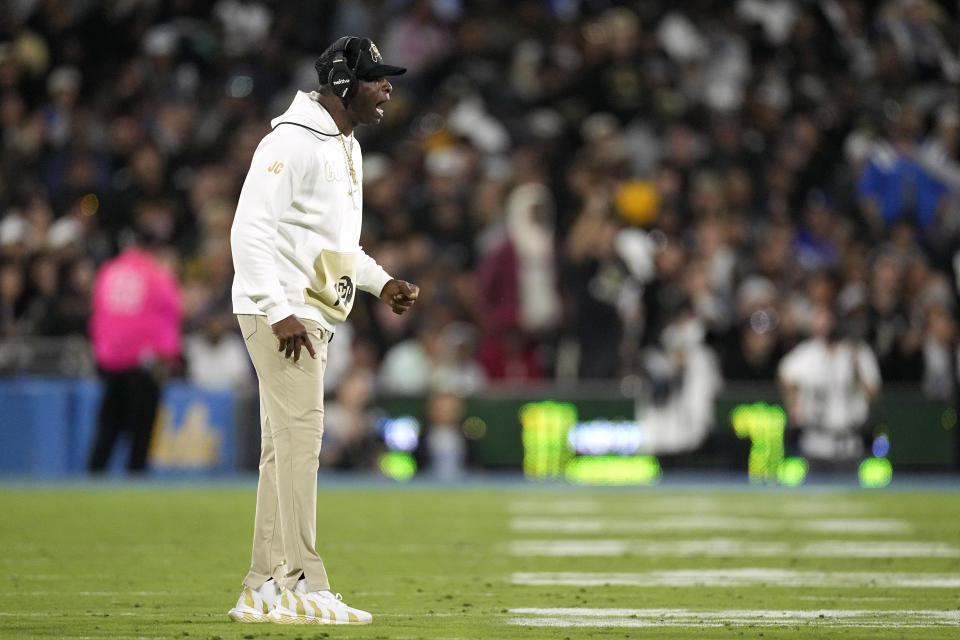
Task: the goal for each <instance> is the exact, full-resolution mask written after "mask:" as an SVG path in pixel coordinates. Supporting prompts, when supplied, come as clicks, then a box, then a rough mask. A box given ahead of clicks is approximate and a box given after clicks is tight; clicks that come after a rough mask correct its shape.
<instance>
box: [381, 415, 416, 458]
mask: <svg viewBox="0 0 960 640" xmlns="http://www.w3.org/2000/svg"><path fill="white" fill-rule="evenodd" d="M377 433H378V434H380V436H381V437H382V438H383V442H384V443H385V444H386V445H387V449H389V450H390V451H406V452H408V453H409V452H410V451H413V450H415V449H416V448H417V444H419V442H420V421H419V420H417V419H416V418H414V417H413V416H400V417H397V418H381V419H380V420H378V421H377Z"/></svg>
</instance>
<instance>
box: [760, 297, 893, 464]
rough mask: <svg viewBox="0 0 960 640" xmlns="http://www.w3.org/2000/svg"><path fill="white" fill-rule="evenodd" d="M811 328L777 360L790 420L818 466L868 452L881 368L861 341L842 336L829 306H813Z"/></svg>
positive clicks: (807, 454)
mask: <svg viewBox="0 0 960 640" xmlns="http://www.w3.org/2000/svg"><path fill="white" fill-rule="evenodd" d="M810 333H811V336H810V338H808V339H807V340H804V341H803V342H801V343H800V344H798V345H797V346H796V347H794V348H793V349H792V350H791V351H790V352H788V353H787V354H786V355H785V356H784V357H783V360H782V361H781V362H780V367H779V371H778V376H777V378H778V381H779V383H780V386H781V391H782V393H783V398H784V404H785V406H786V408H787V416H788V420H789V422H790V426H791V427H792V428H796V429H799V430H800V434H799V444H800V451H801V452H802V453H803V455H804V456H805V457H807V458H809V459H810V460H811V461H813V462H814V463H815V464H820V465H827V466H829V465H843V464H850V463H851V462H856V461H858V460H860V459H861V458H862V457H863V456H864V455H865V454H866V451H865V449H864V439H865V438H864V435H865V432H866V430H868V429H869V428H870V427H871V425H870V423H869V420H870V417H871V404H872V403H873V401H874V400H876V398H877V395H878V394H879V392H880V368H879V366H878V365H877V360H876V358H875V357H874V355H873V352H872V351H871V350H870V348H869V347H868V346H867V345H866V344H865V343H863V342H862V341H859V340H851V339H849V338H847V337H846V336H844V335H843V331H842V329H841V327H839V326H838V324H837V321H836V320H835V319H834V312H833V311H832V310H831V309H830V308H829V307H825V306H817V307H816V308H814V310H813V313H812V316H811V321H810ZM867 435H868V434H867Z"/></svg>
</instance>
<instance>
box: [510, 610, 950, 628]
mask: <svg viewBox="0 0 960 640" xmlns="http://www.w3.org/2000/svg"><path fill="white" fill-rule="evenodd" d="M510 614H511V615H512V616H513V617H511V618H509V619H508V620H507V622H508V624H512V625H527V626H538V627H721V626H737V627H739V626H746V625H751V626H765V627H767V626H788V625H798V624H802V625H811V626H817V627H884V628H889V627H897V628H901V627H912V628H916V627H940V626H956V625H958V624H960V611H935V610H911V609H908V610H904V609H897V610H883V609H855V610H845V609H815V610H799V611H783V610H724V611H693V610H690V609H590V608H579V607H577V608H518V609H510Z"/></svg>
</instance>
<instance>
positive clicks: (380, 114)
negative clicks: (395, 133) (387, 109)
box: [377, 100, 387, 118]
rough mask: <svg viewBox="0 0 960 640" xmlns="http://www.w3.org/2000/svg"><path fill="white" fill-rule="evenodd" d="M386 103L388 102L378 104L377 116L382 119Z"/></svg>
mask: <svg viewBox="0 0 960 640" xmlns="http://www.w3.org/2000/svg"><path fill="white" fill-rule="evenodd" d="M386 103H387V101H386V100H384V101H383V102H378V103H377V115H378V116H380V117H381V118H382V117H383V105H385V104H386Z"/></svg>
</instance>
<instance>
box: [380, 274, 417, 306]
mask: <svg viewBox="0 0 960 640" xmlns="http://www.w3.org/2000/svg"><path fill="white" fill-rule="evenodd" d="M419 296H420V287H418V286H417V285H415V284H410V283H409V282H407V281H406V280H397V279H396V278H394V279H393V280H390V281H389V282H387V284H385V285H383V289H382V290H381V291H380V299H381V300H383V301H384V302H385V303H387V304H388V305H390V308H391V309H393V312H394V313H396V314H397V315H400V314H402V313H403V312H404V311H406V310H407V309H409V308H410V307H412V306H413V303H414V302H416V301H417V298H418V297H419Z"/></svg>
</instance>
